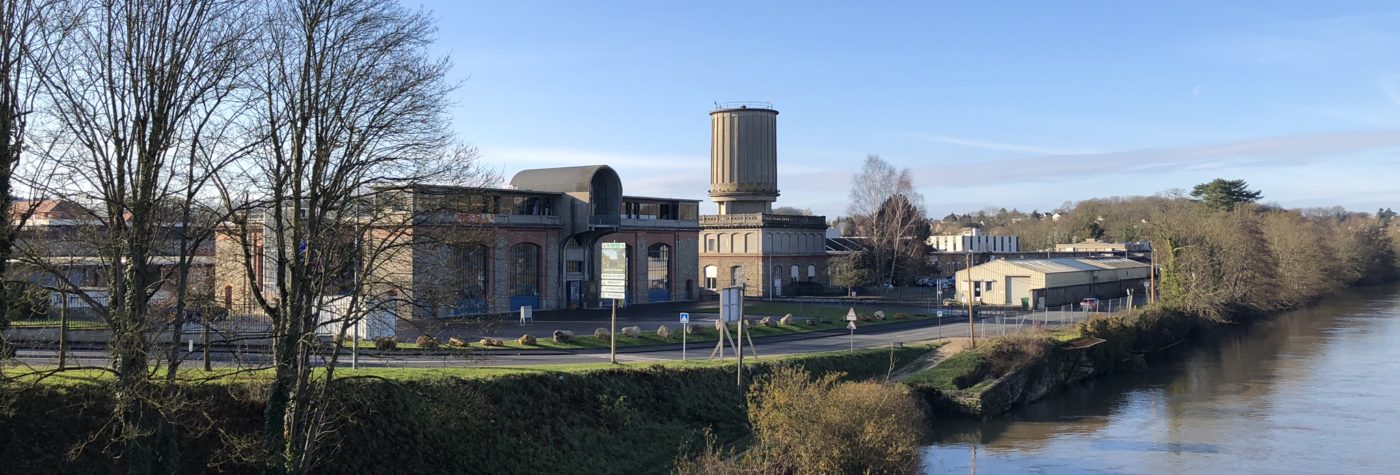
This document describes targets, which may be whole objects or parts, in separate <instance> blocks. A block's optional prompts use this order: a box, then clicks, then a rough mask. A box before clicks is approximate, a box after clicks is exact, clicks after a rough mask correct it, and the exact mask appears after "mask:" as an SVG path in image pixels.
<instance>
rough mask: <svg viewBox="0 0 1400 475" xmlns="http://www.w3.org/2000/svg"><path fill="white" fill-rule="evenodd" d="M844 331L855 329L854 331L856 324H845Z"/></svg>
mask: <svg viewBox="0 0 1400 475" xmlns="http://www.w3.org/2000/svg"><path fill="white" fill-rule="evenodd" d="M846 329H847V330H855V329H856V322H846Z"/></svg>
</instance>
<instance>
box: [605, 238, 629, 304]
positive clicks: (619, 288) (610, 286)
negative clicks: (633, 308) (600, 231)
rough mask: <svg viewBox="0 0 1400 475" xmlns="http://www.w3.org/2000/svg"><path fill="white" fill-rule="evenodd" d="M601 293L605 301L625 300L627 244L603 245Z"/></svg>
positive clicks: (613, 243) (607, 243)
mask: <svg viewBox="0 0 1400 475" xmlns="http://www.w3.org/2000/svg"><path fill="white" fill-rule="evenodd" d="M599 269H600V270H601V271H602V277H603V278H602V282H601V286H600V287H601V288H600V289H599V290H601V292H600V293H599V296H600V297H602V298H605V299H617V300H626V299H627V244H626V243H621V242H605V243H603V256H602V265H600V266H599Z"/></svg>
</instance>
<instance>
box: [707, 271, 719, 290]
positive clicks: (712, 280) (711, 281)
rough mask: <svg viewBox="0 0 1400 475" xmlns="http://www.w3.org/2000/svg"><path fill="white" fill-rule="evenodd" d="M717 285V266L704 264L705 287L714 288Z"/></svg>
mask: <svg viewBox="0 0 1400 475" xmlns="http://www.w3.org/2000/svg"><path fill="white" fill-rule="evenodd" d="M718 287H719V268H718V267H715V266H705V288H707V289H715V288H718Z"/></svg>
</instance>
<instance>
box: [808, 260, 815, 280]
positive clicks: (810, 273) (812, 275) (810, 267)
mask: <svg viewBox="0 0 1400 475" xmlns="http://www.w3.org/2000/svg"><path fill="white" fill-rule="evenodd" d="M816 278H817V266H814V265H811V264H808V265H807V282H811V281H813V280H816Z"/></svg>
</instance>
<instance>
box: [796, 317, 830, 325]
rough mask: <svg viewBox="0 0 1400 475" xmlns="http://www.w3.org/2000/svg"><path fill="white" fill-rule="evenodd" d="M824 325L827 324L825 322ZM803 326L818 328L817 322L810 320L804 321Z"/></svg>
mask: <svg viewBox="0 0 1400 475" xmlns="http://www.w3.org/2000/svg"><path fill="white" fill-rule="evenodd" d="M822 323H826V322H825V321H823V322H822ZM802 324H804V325H807V326H809V327H815V326H817V321H816V320H813V319H810V318H808V319H806V320H803V321H802Z"/></svg>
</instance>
